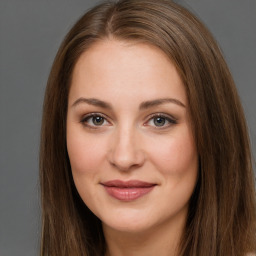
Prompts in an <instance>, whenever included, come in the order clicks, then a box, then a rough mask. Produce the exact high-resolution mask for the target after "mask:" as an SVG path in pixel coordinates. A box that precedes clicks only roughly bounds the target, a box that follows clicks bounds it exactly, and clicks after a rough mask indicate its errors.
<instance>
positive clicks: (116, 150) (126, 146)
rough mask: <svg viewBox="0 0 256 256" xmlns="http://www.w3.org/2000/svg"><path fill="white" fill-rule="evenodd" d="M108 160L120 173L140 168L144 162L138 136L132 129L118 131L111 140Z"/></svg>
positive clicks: (143, 154)
mask: <svg viewBox="0 0 256 256" xmlns="http://www.w3.org/2000/svg"><path fill="white" fill-rule="evenodd" d="M111 139H112V141H111V147H110V149H109V152H108V160H109V162H110V164H111V165H113V166H115V167H116V168H117V169H119V170H120V171H130V170H132V169H136V168H138V167H141V166H142V165H143V164H144V162H145V153H144V151H143V149H142V144H141V142H140V138H139V134H138V133H136V131H134V130H132V129H120V130H119V131H116V132H115V134H114V135H113V137H112V138H111Z"/></svg>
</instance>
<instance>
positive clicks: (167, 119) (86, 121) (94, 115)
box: [80, 113, 177, 129]
mask: <svg viewBox="0 0 256 256" xmlns="http://www.w3.org/2000/svg"><path fill="white" fill-rule="evenodd" d="M97 117H100V118H103V124H100V125H92V124H89V121H90V119H92V118H97ZM154 118H162V119H164V125H163V126H157V125H153V127H154V129H165V128H168V127H170V126H171V125H173V124H177V120H176V119H175V118H173V117H170V116H169V115H165V114H162V113H154V114H151V115H150V116H149V117H148V118H147V121H146V122H145V123H144V124H143V126H150V125H148V123H149V122H150V121H153V122H154ZM107 119H108V118H107V117H106V116H105V115H103V114H101V113H90V114H87V115H85V116H84V117H83V118H82V120H81V121H80V123H82V124H83V125H84V126H86V127H87V128H90V129H98V128H100V127H102V126H103V125H104V122H107V123H110V122H109V121H108V120H107ZM92 122H93V120H92ZM166 122H167V123H168V124H167V125H166ZM154 124H155V123H154Z"/></svg>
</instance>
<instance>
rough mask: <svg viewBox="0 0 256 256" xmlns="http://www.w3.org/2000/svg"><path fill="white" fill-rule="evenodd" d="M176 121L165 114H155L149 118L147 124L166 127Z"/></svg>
mask: <svg viewBox="0 0 256 256" xmlns="http://www.w3.org/2000/svg"><path fill="white" fill-rule="evenodd" d="M176 123H177V122H176V120H175V119H174V118H172V117H170V116H167V115H164V114H154V115H152V116H151V117H150V119H148V121H147V122H146V125H148V126H153V127H155V128H166V127H169V126H170V125H172V124H176Z"/></svg>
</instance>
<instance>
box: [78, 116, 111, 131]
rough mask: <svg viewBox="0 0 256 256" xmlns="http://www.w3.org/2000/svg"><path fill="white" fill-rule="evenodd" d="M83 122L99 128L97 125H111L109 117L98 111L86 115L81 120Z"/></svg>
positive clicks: (88, 125)
mask: <svg viewBox="0 0 256 256" xmlns="http://www.w3.org/2000/svg"><path fill="white" fill-rule="evenodd" d="M81 123H82V124H83V125H85V126H87V127H90V128H97V126H99V127H101V126H105V125H109V122H108V121H107V119H106V118H105V117H104V116H103V115H101V114H97V113H95V114H94V113H92V114H88V115H86V116H84V117H83V119H82V120H81Z"/></svg>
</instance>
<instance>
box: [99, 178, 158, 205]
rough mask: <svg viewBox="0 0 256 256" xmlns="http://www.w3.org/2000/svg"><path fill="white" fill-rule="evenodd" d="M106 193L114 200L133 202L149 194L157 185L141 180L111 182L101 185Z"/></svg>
mask: <svg viewBox="0 0 256 256" xmlns="http://www.w3.org/2000/svg"><path fill="white" fill-rule="evenodd" d="M100 184H101V185H103V187H104V188H105V190H106V192H107V193H108V194H109V195H110V196H111V197H113V198H115V199H117V200H120V201H127V202H128V201H133V200H136V199H138V198H140V197H142V196H144V195H146V194H148V193H149V192H151V191H152V190H153V189H154V187H155V186H156V184H154V183H148V182H144V181H140V180H130V181H121V180H110V181H107V182H103V183H100Z"/></svg>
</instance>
